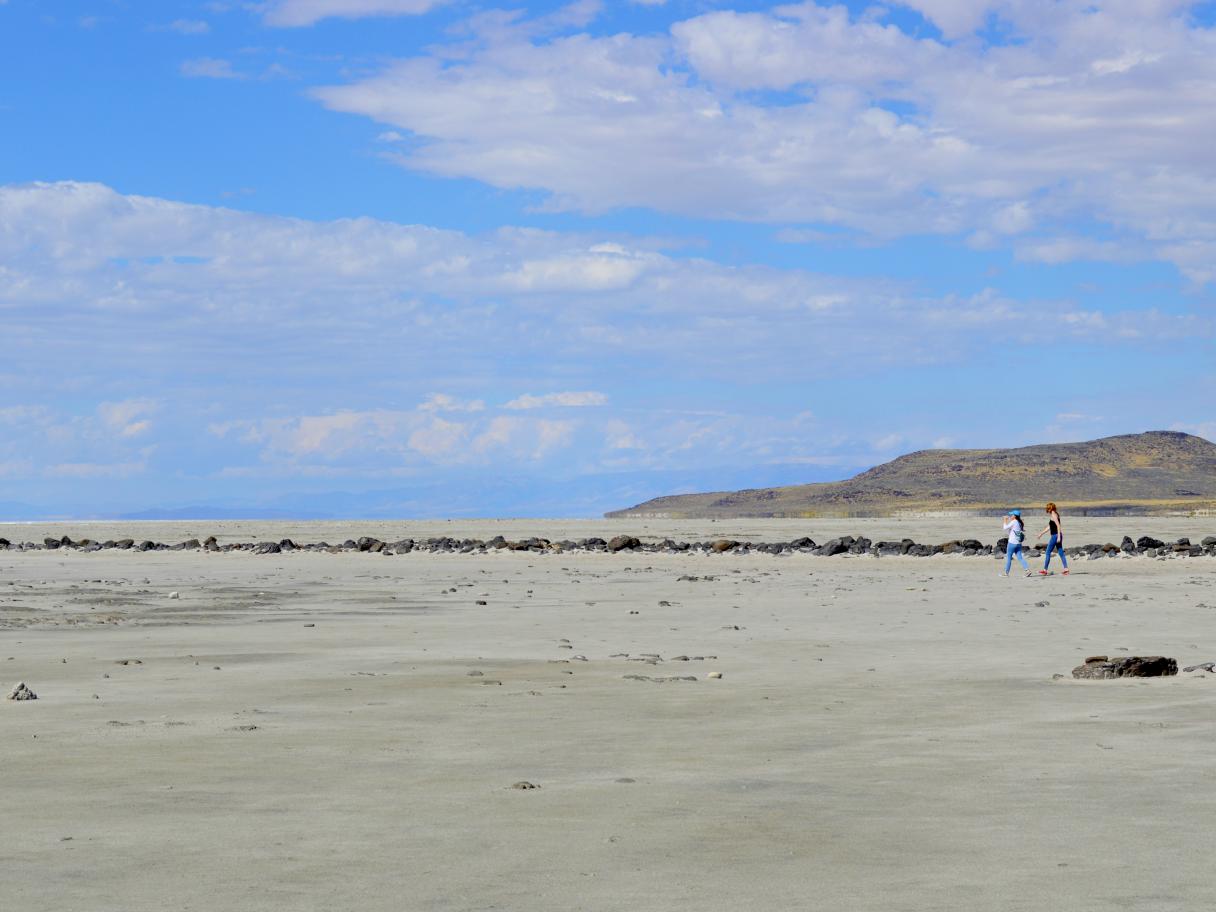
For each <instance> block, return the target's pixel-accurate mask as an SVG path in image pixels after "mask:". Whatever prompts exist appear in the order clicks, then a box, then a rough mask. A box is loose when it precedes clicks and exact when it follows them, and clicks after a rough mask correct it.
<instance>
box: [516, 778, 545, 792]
mask: <svg viewBox="0 0 1216 912" xmlns="http://www.w3.org/2000/svg"><path fill="white" fill-rule="evenodd" d="M511 788H513V789H525V790H526V789H538V788H540V786H539V785H537V784H535V783H534V782H528V781H527V780H521V781H520V782H516V783H515V784H514V785H512V786H511Z"/></svg>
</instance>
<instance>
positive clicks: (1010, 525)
mask: <svg viewBox="0 0 1216 912" xmlns="http://www.w3.org/2000/svg"><path fill="white" fill-rule="evenodd" d="M1004 529H1005V531H1006V532H1008V533H1009V545H1008V546H1007V547H1006V548H1005V572H1004V573H1002V574H1001V576H1008V575H1009V567H1010V565H1011V564H1012V563H1013V558H1014V555H1017V559H1018V563H1020V564H1021V565H1022V569H1023V570H1025V571H1026V575H1027V576H1030V564H1028V563H1026V558H1025V557H1023V556H1022V543H1023V542H1024V541H1026V524H1025V523H1024V522H1022V511H1021V510H1010V511H1009V512H1008V513H1006V514H1005V525H1004Z"/></svg>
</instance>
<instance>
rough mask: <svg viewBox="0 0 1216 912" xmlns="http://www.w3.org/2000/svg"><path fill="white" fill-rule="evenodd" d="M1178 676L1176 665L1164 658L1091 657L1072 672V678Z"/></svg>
mask: <svg viewBox="0 0 1216 912" xmlns="http://www.w3.org/2000/svg"><path fill="white" fill-rule="evenodd" d="M1176 674H1178V663H1177V662H1176V661H1174V660H1173V659H1170V658H1166V657H1165V656H1123V657H1122V658H1118V659H1107V658H1106V657H1105V656H1093V657H1092V660H1087V661H1086V662H1085V664H1084V665H1078V666H1077V667H1076V668H1074V669H1073V670H1072V676H1073V677H1074V678H1091V679H1107V678H1159V677H1166V676H1168V675H1176Z"/></svg>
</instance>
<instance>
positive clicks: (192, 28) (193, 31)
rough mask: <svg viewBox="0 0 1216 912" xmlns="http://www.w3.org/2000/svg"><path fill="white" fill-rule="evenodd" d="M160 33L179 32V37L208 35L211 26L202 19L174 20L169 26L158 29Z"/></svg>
mask: <svg viewBox="0 0 1216 912" xmlns="http://www.w3.org/2000/svg"><path fill="white" fill-rule="evenodd" d="M157 28H158V30H160V31H166V32H177V34H179V35H206V34H207V33H208V32H210V31H211V26H210V25H209V24H207V23H206V22H204V21H203V20H202V19H174V20H173V21H172V22H170V23H169V24H168V25H162V26H158V27H157Z"/></svg>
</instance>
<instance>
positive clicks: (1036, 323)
mask: <svg viewBox="0 0 1216 912" xmlns="http://www.w3.org/2000/svg"><path fill="white" fill-rule="evenodd" d="M664 249H665V248H663V246H662V245H660V244H658V243H656V242H654V241H651V240H649V239H646V238H623V237H620V236H616V237H612V238H605V237H602V236H591V235H580V234H565V233H557V232H546V231H537V230H535V229H517V228H504V229H500V230H497V231H492V232H488V233H485V234H478V235H471V234H466V233H462V232H458V231H451V230H441V229H435V228H429V227H426V226H418V225H400V224H394V223H389V222H383V221H377V220H373V219H339V220H334V221H328V222H318V221H308V220H302V219H291V218H280V217H273V216H266V215H259V214H254V213H244V212H238V211H234V210H229V209H224V208H217V207H210V206H199V205H187V204H183V203H178V202H174V201H171V200H164V199H156V198H150V197H140V196H129V195H123V194H120V193H117V192H115V191H113V190H112V189H109V188H107V187H104V186H100V185H96V184H79V183H61V184H30V185H21V186H0V275H2V276H3V278H4V281H0V320H3V325H4V332H3V333H0V365H3V367H2V368H0V369H2V370H3V372H4V373H3V378H4V383H5V389H6V392H7V397H8V400H9V401H8V402H7V403H6V404H5V405H3V406H0V427H3V429H4V431H5V432H4V433H3V434H0V463H5V464H10V465H11V464H16V463H25V462H29V461H33V462H34V464H36V465H39V466H46V465H52V464H81V465H83V464H92V465H110V466H115V465H127V466H128V467H130V466H137V465H164V466H172V467H173V471H178V470H179V469H180V468H181V467H182V466H194V467H195V469H196V471H199V472H203V471H206V472H218V471H219V469H220V467H222V466H223V465H229V466H238V465H242V466H245V467H246V468H248V466H249V464H250V463H252V464H253V465H254V467H255V468H256V469H257V470H258V471H270V469H271V468H272V467H278V468H279V469H280V470H281V471H282V472H283V473H284V475H285V476H287V475H299V476H308V475H310V473H311V474H324V473H343V472H367V473H381V474H383V473H391V472H398V471H413V470H415V469H418V470H421V469H422V468H426V467H436V466H438V467H447V466H485V465H493V466H495V467H496V469H497V470H505V469H508V468H510V467H512V466H524V467H536V466H538V465H541V464H543V465H546V466H549V465H567V466H568V465H571V464H574V463H575V462H577V463H578V464H580V465H582V464H586V465H590V466H592V467H597V468H598V467H609V468H621V467H635V468H636V467H638V466H644V467H658V468H667V467H673V466H678V465H680V464H681V461H682V460H683V461H684V464H687V462H688V460H690V459H696V460H697V461H698V464H701V463H702V462H703V461H707V462H705V464H709V463H711V462H714V463H715V464H719V463H724V462H727V461H733V462H734V463H736V464H737V463H738V462H739V461H740V460H757V461H765V462H767V461H779V460H782V459H790V460H811V461H813V460H815V459H820V458H823V454H824V451H825V449H827V448H829V442H828V441H827V440H826V438H825V437H824V435H823V434H822V432H821V431H820V432H819V433H817V434H815V435H814V436H813V437H812V436H811V426H812V425H813V423H814V422H813V419H809V418H799V419H797V420H795V419H790V420H787V421H785V420H783V421H781V422H777V421H771V420H769V419H768V418H767V417H766V416H764V415H750V414H749V415H733V416H732V415H719V414H694V413H692V412H691V411H689V409H688V408H685V409H683V410H676V411H673V412H670V413H662V412H659V411H648V410H647V408H649V406H647V408H640V409H639V396H640V395H641V394H640V393H639V390H654V389H664V390H672V389H680V388H683V389H700V388H704V387H705V385H706V384H707V383H710V384H715V383H720V381H721V377H722V371H723V365H730V370H731V371H732V372H734V373H735V374H737V375H738V376H741V377H747V378H748V381H749V383H755V384H776V385H778V386H779V387H780V388H781V389H797V388H798V386H799V384H805V385H806V388H808V389H818V388H821V387H822V386H823V383H824V381H826V380H831V379H834V378H838V377H839V376H841V375H842V373H847V375H848V376H849V377H850V378H851V380H850V382H852V383H856V382H865V381H867V380H874V378H876V377H879V376H881V375H882V374H883V372H884V371H890V370H895V369H898V370H899V371H901V372H905V373H906V372H907V371H912V370H916V369H920V368H932V367H934V366H936V365H940V364H953V363H956V362H959V361H965V360H967V359H969V358H972V357H973V355H972V354H971V353H973V352H983V351H985V350H986V349H987V347H988V346H991V345H993V344H999V345H1000V346H1001V347H1002V348H1007V347H1010V346H1015V347H1016V346H1025V349H1024V351H1026V352H1031V353H1034V354H1035V355H1036V356H1039V355H1041V356H1043V357H1046V356H1047V355H1049V354H1050V353H1051V352H1053V351H1055V352H1058V351H1059V350H1060V349H1061V347H1062V346H1067V345H1068V344H1069V343H1070V342H1084V343H1085V345H1086V348H1087V349H1100V348H1102V347H1110V346H1136V347H1140V348H1143V349H1146V350H1148V349H1152V348H1154V347H1156V346H1161V345H1163V344H1168V345H1170V346H1178V345H1195V344H1201V343H1202V342H1203V341H1204V340H1210V339H1211V338H1212V337H1213V327H1212V320H1211V319H1210V317H1208V316H1205V315H1204V314H1203V313H1202V312H1201V311H1198V310H1196V311H1195V312H1191V313H1188V312H1186V310H1185V309H1179V310H1178V311H1177V312H1166V311H1164V310H1155V309H1151V308H1132V307H1124V308H1122V309H1120V308H1114V307H1104V308H1098V307H1094V306H1090V307H1083V306H1080V305H1079V304H1077V303H1075V302H1071V301H1068V300H1052V301H1039V300H1033V301H1021V300H1017V299H1014V298H1010V297H1008V296H1005V295H1002V294H1000V293H998V292H996V291H981V292H978V293H976V294H971V295H954V296H940V295H937V296H933V295H926V294H924V293H923V292H920V291H918V290H917V289H915V288H914V287H910V286H908V285H905V284H903V283H897V282H892V281H889V280H884V279H881V278H874V277H871V278H863V279H858V278H845V277H833V276H829V275H823V274H819V273H813V272H809V271H806V270H800V269H778V268H773V267H766V266H746V265H724V264H720V263H715V262H712V261H710V260H706V259H702V258H698V257H693V256H687V255H684V252H683V251H680V252H677V253H672V252H660V251H661V250H664ZM597 258H607V259H610V260H614V261H615V260H622V261H624V262H626V263H628V264H629V266H630V270H631V273H630V276H629V279H628V281H613V282H604V281H602V276H601V275H600V274H598V273H595V272H594V270H593V271H592V274H591V277H590V278H584V279H583V280H579V281H576V280H575V279H574V278H571V277H570V275H566V276H564V277H563V279H562V281H561V282H539V281H538V282H520V281H518V279H517V277H518V276H519V275H520V274H521V273H524V272H526V266H525V264H528V263H539V262H547V263H553V262H557V261H570V262H577V263H585V262H587V261H588V260H590V261H594V260H596V259H597ZM573 274H574V275H576V276H577V275H578V274H579V273H578V271H577V270H574V271H573ZM1044 312H1048V313H1050V314H1051V317H1052V321H1053V322H1052V331H1051V333H1050V335H1049V336H1048V337H1044V335H1043V333H1042V322H1041V317H1042V314H1043V313H1044ZM48 314H54V316H55V319H53V320H52V319H49V318H48ZM183 339H189V340H190V342H189V344H188V345H186V344H183V341H182V340H183ZM901 376H903V374H901ZM1163 382H1164V381H1163ZM979 386H981V387H982V386H983V384H982V383H981V384H979ZM436 390H443V391H444V392H436ZM529 390H532V391H529ZM533 391H534V392H533ZM457 392H459V395H457V394H456V393H457ZM90 395H92V396H95V398H93V399H89V398H88V397H89V396H90ZM882 395H883V396H887V395H888V394H887V393H883V394H882ZM642 398H643V399H644V400H645V401H649V400H650V399H651V398H652V394H651V392H647V393H645V395H644V396H643V397H642ZM684 398H685V399H687V398H688V397H684ZM694 398H695V397H694ZM1158 400H1159V396H1155V397H1154V403H1156V402H1157V401H1158ZM60 401H72V402H77V403H83V404H82V405H81V406H80V407H79V408H78V409H77V410H76V411H74V412H73V411H71V410H68V411H64V410H62V408H60V407H56V406H52V405H51V404H50V403H52V402H60ZM493 402H503V403H504V404H503V405H502V406H501V408H497V407H491V406H489V405H487V403H493ZM168 403H172V407H171V408H170V407H168ZM686 404H687V403H686ZM689 407H690V408H691V406H689ZM806 409H815V410H816V411H818V409H817V408H816V404H815V402H814V401H807V402H805V403H800V404H799V411H800V412H802V411H804V410H806ZM546 410H548V411H546ZM808 422H810V424H808ZM208 427H209V428H210V429H211V433H210V434H207V433H206V432H205V431H203V432H200V430H199V429H200V428H208ZM896 430H898V429H890V430H888V431H883V432H882V433H895V432H896ZM898 432H899V433H902V434H903V435H904V436H905V438H906V439H907V440H909V441H918V442H920V443H921V445H927V443H928V442H929V441H931V440H933V439H934V438H935V437H936V436H939V435H940V433H941V431H940V429H937V430H935V431H934V432H933V434H932V436H930V434H929V433H927V432H924V433H918V432H914V431H904V430H898ZM882 433H879V432H877V431H874V432H869V433H868V434H867V435H866V436H865V437H864V438H863V437H861V436H860V435H858V436H857V437H855V438H854V443H855V444H856V445H858V446H864V445H867V444H866V441H867V440H871V439H876V438H877V437H879V436H882ZM858 441H860V442H858ZM867 452H868V450H867ZM573 454H582V455H579V456H576V455H573ZM237 457H239V459H238V458H237ZM240 459H244V460H246V461H245V462H240ZM39 471H41V469H40V470H39ZM132 471H134V470H133V469H132ZM132 477H134V476H132Z"/></svg>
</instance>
